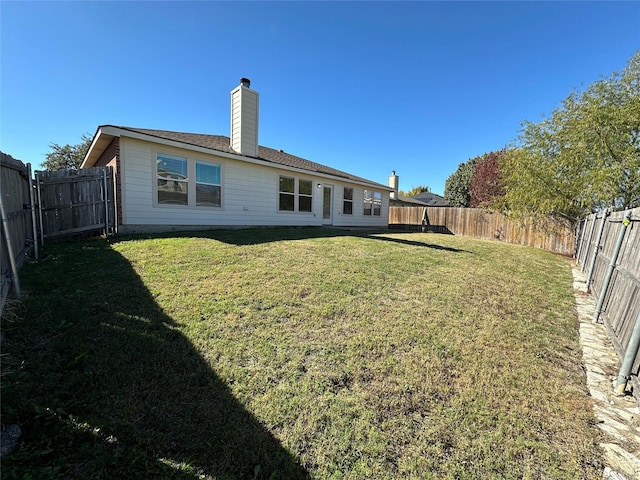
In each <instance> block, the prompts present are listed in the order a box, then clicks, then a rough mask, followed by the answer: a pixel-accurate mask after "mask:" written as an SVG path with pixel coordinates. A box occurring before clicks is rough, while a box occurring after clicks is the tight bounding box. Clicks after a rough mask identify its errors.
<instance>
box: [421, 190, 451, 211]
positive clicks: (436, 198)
mask: <svg viewBox="0 0 640 480" xmlns="http://www.w3.org/2000/svg"><path fill="white" fill-rule="evenodd" d="M411 198H412V199H413V200H417V201H419V202H421V203H423V204H426V205H427V207H450V206H451V205H450V204H449V202H447V201H446V200H445V199H444V197H441V196H440V195H438V194H435V193H431V192H421V193H419V194H418V195H414V196H413V197H411Z"/></svg>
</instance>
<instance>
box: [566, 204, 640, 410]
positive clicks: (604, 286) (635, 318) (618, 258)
mask: <svg viewBox="0 0 640 480" xmlns="http://www.w3.org/2000/svg"><path fill="white" fill-rule="evenodd" d="M577 239H578V241H577V253H576V261H577V263H578V265H580V267H581V269H582V271H583V272H585V273H586V275H587V289H588V291H589V293H590V294H591V295H592V296H593V298H594V300H595V301H596V302H597V303H596V311H595V315H594V322H601V323H604V325H605V327H606V329H607V331H608V334H609V337H610V338H611V341H612V343H613V345H614V347H615V349H616V352H617V354H618V357H619V358H620V359H621V363H622V365H621V367H620V372H619V374H618V378H617V381H616V387H615V391H616V393H617V394H619V395H622V394H625V391H626V390H627V386H628V382H630V381H631V384H632V385H633V387H634V388H633V390H634V395H635V396H636V397H637V398H638V399H639V400H640V382H639V381H638V374H639V372H640V352H639V346H640V208H634V209H632V210H626V211H620V212H610V211H608V210H606V211H603V212H599V213H596V214H592V215H589V216H588V217H587V218H585V219H584V220H582V221H581V222H580V224H579V225H578V228H577Z"/></svg>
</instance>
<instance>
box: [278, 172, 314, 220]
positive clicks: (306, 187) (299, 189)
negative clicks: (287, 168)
mask: <svg viewBox="0 0 640 480" xmlns="http://www.w3.org/2000/svg"><path fill="white" fill-rule="evenodd" d="M279 185H280V186H279V190H278V194H279V199H278V210H280V211H282V212H296V211H298V212H311V211H313V182H312V181H311V180H302V179H298V180H297V181H296V179H295V178H294V177H285V176H280V184H279Z"/></svg>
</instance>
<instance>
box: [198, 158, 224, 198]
mask: <svg viewBox="0 0 640 480" xmlns="http://www.w3.org/2000/svg"><path fill="white" fill-rule="evenodd" d="M221 188H222V187H221V185H220V165H216V164H213V163H205V162H196V205H203V206H211V207H219V206H220V205H221V202H220V200H221V198H220V197H221V195H220V193H221V192H220V190H221Z"/></svg>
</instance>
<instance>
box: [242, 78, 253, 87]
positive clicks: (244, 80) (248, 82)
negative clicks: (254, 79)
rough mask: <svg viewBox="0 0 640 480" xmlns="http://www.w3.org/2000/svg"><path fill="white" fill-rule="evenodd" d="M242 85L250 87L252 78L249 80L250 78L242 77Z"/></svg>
mask: <svg viewBox="0 0 640 480" xmlns="http://www.w3.org/2000/svg"><path fill="white" fill-rule="evenodd" d="M240 85H242V86H243V87H247V88H249V87H250V86H251V80H249V79H248V78H245V77H242V78H241V79H240Z"/></svg>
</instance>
